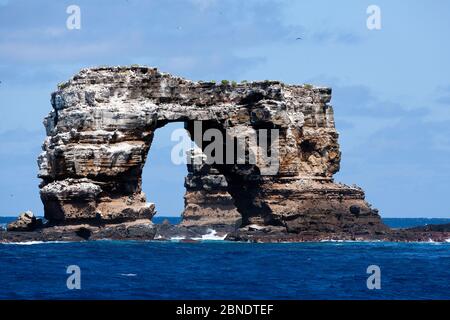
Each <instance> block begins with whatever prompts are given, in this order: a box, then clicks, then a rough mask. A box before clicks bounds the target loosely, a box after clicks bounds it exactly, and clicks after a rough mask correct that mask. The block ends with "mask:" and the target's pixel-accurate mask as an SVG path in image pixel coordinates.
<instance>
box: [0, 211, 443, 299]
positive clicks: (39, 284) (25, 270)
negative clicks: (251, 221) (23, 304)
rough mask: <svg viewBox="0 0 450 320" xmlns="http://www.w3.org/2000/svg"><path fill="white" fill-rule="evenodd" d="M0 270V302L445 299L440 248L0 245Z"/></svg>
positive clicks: (227, 244)
mask: <svg viewBox="0 0 450 320" xmlns="http://www.w3.org/2000/svg"><path fill="white" fill-rule="evenodd" d="M0 219H1V218H0ZM402 220H404V219H402ZM426 220H427V221H429V220H428V219H426ZM4 221H5V220H4V219H3V222H4ZM173 221H174V220H173ZM1 222H2V220H0V223H1ZM391 222H392V221H391ZM444 222H446V221H444ZM396 223H397V226H404V224H405V223H406V224H408V226H409V225H410V224H411V223H412V222H411V221H408V222H406V221H404V222H403V224H402V223H400V222H399V221H396ZM69 265H78V266H79V267H80V269H81V289H80V290H69V289H68V288H67V286H66V280H67V277H68V276H69V275H68V274H67V273H66V270H67V267H68V266H69ZM369 265H378V266H379V267H380V269H381V289H380V290H369V289H368V288H367V285H366V280H367V277H368V276H369V275H368V274H367V273H366V269H367V267H368V266H369ZM0 267H1V271H0V299H80V298H81V299H450V243H444V244H436V243H421V244H419V243H400V244H397V243H381V242H370V243H358V242H324V243H283V244H251V243H234V242H226V241H205V242H201V243H179V242H157V241H148V242H138V241H96V242H78V243H45V244H27V245H24V244H21V245H19V244H0Z"/></svg>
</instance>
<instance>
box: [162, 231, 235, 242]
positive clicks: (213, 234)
mask: <svg viewBox="0 0 450 320" xmlns="http://www.w3.org/2000/svg"><path fill="white" fill-rule="evenodd" d="M207 231H208V233H207V234H203V235H202V236H201V237H195V238H186V237H182V236H176V237H172V238H170V241H181V240H188V239H192V240H196V241H223V240H225V238H226V236H227V234H224V235H222V236H219V235H217V231H216V230H214V229H208V230H207ZM155 239H158V237H155Z"/></svg>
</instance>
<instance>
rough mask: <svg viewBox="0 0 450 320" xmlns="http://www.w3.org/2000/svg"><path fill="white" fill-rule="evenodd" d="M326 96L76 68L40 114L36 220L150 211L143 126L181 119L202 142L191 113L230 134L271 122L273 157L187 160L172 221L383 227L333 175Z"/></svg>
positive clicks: (303, 89) (317, 91) (299, 89)
mask: <svg viewBox="0 0 450 320" xmlns="http://www.w3.org/2000/svg"><path fill="white" fill-rule="evenodd" d="M330 99H331V89H330V88H323V87H313V86H309V85H303V86H302V85H287V84H284V83H281V82H278V81H264V82H252V83H239V84H235V83H221V84H215V83H212V82H193V81H189V80H186V79H183V78H179V77H175V76H172V75H169V74H164V73H161V72H159V71H158V70H156V69H154V68H147V67H105V68H93V69H84V70H82V71H80V72H79V73H78V74H77V75H75V76H74V77H73V78H72V79H71V80H69V81H68V82H66V83H64V84H62V85H61V86H60V87H59V89H58V90H57V91H56V92H54V93H53V94H52V99H51V102H52V106H53V111H52V112H51V113H50V114H49V115H48V116H47V117H46V119H45V121H44V123H45V126H46V129H47V135H48V136H47V139H46V140H45V142H44V144H43V152H42V154H41V155H40V156H39V160H38V162H39V177H40V178H41V179H42V184H41V186H40V188H41V198H42V201H43V203H44V208H45V218H46V219H47V220H48V221H49V222H50V224H53V225H57V224H74V223H75V224H80V223H99V222H101V223H114V222H124V221H133V220H136V219H143V218H147V219H151V218H152V216H153V215H154V214H155V206H154V205H153V204H149V203H147V201H146V197H145V195H144V194H143V192H142V189H141V174H142V168H143V166H144V163H145V160H146V158H147V154H148V152H149V150H150V147H151V143H152V139H153V135H154V132H155V130H157V129H158V128H160V127H162V126H164V125H165V124H167V123H168V122H173V121H179V122H184V123H185V128H186V129H187V130H188V131H189V133H190V134H191V137H192V138H193V139H194V140H195V142H196V143H197V145H199V146H200V147H201V149H202V150H205V148H206V147H207V146H208V144H207V143H205V141H201V139H200V140H199V139H196V136H195V134H196V133H195V121H201V124H202V130H203V131H205V130H207V129H211V128H212V129H216V130H219V131H220V132H223V133H224V134H225V136H226V137H228V138H230V139H235V138H240V137H243V136H246V135H249V134H256V135H257V136H258V138H260V135H261V133H260V130H263V131H264V130H270V129H276V130H277V132H278V134H279V139H278V140H277V143H278V148H277V150H278V153H279V157H278V159H279V162H278V164H277V167H276V171H275V172H274V173H272V174H270V175H265V174H264V170H265V169H266V168H265V167H266V166H268V165H269V164H268V163H267V161H265V160H261V159H258V160H257V162H256V163H254V164H236V163H235V164H210V165H209V164H208V165H205V164H200V165H197V166H195V165H191V166H189V168H188V169H189V174H188V176H187V178H186V189H187V191H186V196H185V210H184V212H183V225H185V226H192V225H207V224H211V225H215V224H217V225H220V224H231V225H236V226H246V225H251V224H254V225H263V226H264V225H270V226H279V227H282V228H285V230H286V231H287V232H291V233H301V232H306V231H307V232H325V233H326V232H344V233H359V234H366V235H371V234H375V233H383V232H386V230H387V228H386V227H385V226H384V225H383V224H382V222H381V220H380V216H379V215H378V213H377V211H376V210H374V209H372V208H371V207H370V206H369V205H368V203H367V202H366V201H365V200H364V192H363V191H362V190H361V189H360V188H357V187H349V186H346V185H342V184H337V183H335V182H334V181H333V174H334V173H336V172H337V171H338V170H339V163H340V156H341V153H340V151H339V144H338V133H337V132H336V129H335V125H334V119H333V109H332V107H331V106H330V104H329V102H330ZM225 144H226V143H225V142H224V146H225ZM150 152H151V150H150ZM150 165H151V164H150ZM149 196H150V198H151V195H149Z"/></svg>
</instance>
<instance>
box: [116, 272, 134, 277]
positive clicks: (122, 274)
mask: <svg viewBox="0 0 450 320" xmlns="http://www.w3.org/2000/svg"><path fill="white" fill-rule="evenodd" d="M120 275H121V276H124V277H136V276H137V274H136V273H121V274H120Z"/></svg>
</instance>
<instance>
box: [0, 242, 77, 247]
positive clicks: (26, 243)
mask: <svg viewBox="0 0 450 320" xmlns="http://www.w3.org/2000/svg"><path fill="white" fill-rule="evenodd" d="M50 243H70V241H24V242H0V244H5V245H16V246H32V245H35V244H50Z"/></svg>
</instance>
